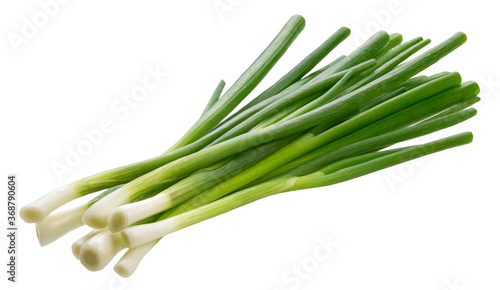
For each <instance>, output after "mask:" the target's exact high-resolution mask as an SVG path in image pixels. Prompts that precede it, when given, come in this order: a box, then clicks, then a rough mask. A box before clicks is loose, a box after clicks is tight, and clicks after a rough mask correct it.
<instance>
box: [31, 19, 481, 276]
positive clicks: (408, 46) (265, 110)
mask: <svg viewBox="0 0 500 290" xmlns="http://www.w3.org/2000/svg"><path fill="white" fill-rule="evenodd" d="M304 26H305V21H304V19H303V18H302V17H301V16H298V15H295V16H293V17H292V18H291V19H290V20H289V21H288V23H286V25H285V26H284V27H283V28H282V30H281V31H280V32H279V33H278V35H277V36H276V37H275V38H274V40H273V41H272V42H271V44H269V46H268V47H267V48H266V49H265V50H264V51H263V52H262V53H261V54H260V55H259V57H258V58H257V59H256V60H255V61H254V62H253V63H252V65H251V66H250V67H249V68H248V69H247V70H246V71H245V72H244V73H243V74H242V75H241V76H240V78H239V79H238V80H237V81H236V82H235V83H234V84H233V85H232V86H231V87H230V88H229V89H227V90H226V91H225V92H224V93H223V91H224V86H225V83H224V82H223V81H221V82H220V83H219V84H218V86H217V87H216V89H215V92H214V93H213V95H212V97H211V98H210V100H209V101H208V104H207V106H206V108H205V110H204V111H203V113H202V115H201V117H200V118H199V119H198V120H197V121H196V122H195V124H194V125H193V126H192V127H191V129H189V131H188V132H187V133H186V134H185V135H184V136H183V137H182V138H181V139H180V140H179V141H178V142H177V143H176V144H175V145H173V146H172V147H171V148H170V149H168V150H167V151H166V152H165V153H163V154H162V155H159V156H157V157H153V158H151V159H148V160H144V161H141V162H137V163H134V164H130V165H126V166H122V167H119V168H114V169H111V170H108V171H104V172H101V173H98V174H95V175H92V176H89V177H86V178H83V179H80V180H77V181H75V182H72V183H70V184H68V185H66V186H63V187H61V188H58V189H55V190H54V191H52V192H50V193H49V194H47V195H45V196H43V197H41V198H40V199H38V200H36V201H34V202H32V203H30V204H28V205H26V206H25V207H24V208H22V210H21V217H22V218H23V219H24V220H25V221H26V222H29V223H36V228H37V234H38V239H39V241H40V244H41V245H42V246H43V245H47V244H49V243H51V242H53V241H55V240H57V239H58V238H59V237H61V236H63V235H64V234H66V233H68V232H70V231H72V230H74V229H76V228H78V227H80V226H83V225H87V226H89V227H91V228H93V229H92V230H91V231H90V232H89V233H88V234H87V235H85V236H84V237H82V238H81V239H79V240H77V241H76V242H75V243H74V244H73V246H72V250H73V254H74V255H75V256H76V258H78V259H80V261H81V263H82V264H83V265H84V266H85V267H86V268H87V269H89V270H91V271H97V270H101V269H103V268H104V267H105V266H106V265H107V264H108V263H109V262H110V261H111V259H112V258H113V257H114V256H115V255H117V254H118V253H119V252H120V251H122V250H126V252H125V254H124V255H123V256H122V258H121V259H120V261H119V262H118V263H117V264H116V266H115V268H114V269H115V271H116V272H117V273H118V274H120V275H121V276H124V277H127V276H130V275H131V274H132V273H133V272H134V271H135V269H136V268H137V266H138V264H139V263H140V261H141V259H142V258H143V257H144V256H145V255H146V254H147V253H148V252H149V251H150V250H151V249H152V248H153V247H154V246H155V245H156V244H157V243H158V242H159V241H160V239H161V238H162V237H163V236H165V235H167V234H169V233H172V232H174V231H177V230H180V229H182V228H184V227H187V226H190V225H193V224H195V223H198V222H200V221H203V220H206V219H209V218H211V217H214V216H217V215H220V214H223V213H225V212H228V211H230V210H233V209H235V208H238V207H240V206H242V205H245V204H248V203H250V202H253V201H255V200H258V199H261V198H263V197H267V196H270V195H274V194H277V193H281V192H287V191H292V190H299V189H306V188H313V187H320V186H327V185H332V184H335V183H339V182H343V181H347V180H350V179H353V178H356V177H359V176H363V175H365V174H369V173H372V172H375V171H378V170H381V169H384V168H387V167H390V166H393V165H396V164H400V163H402V162H406V161H408V160H411V159H415V158H418V157H421V156H424V155H428V154H431V153H435V152H438V151H442V150H445V149H449V148H452V147H456V146H460V145H464V144H468V143H470V142H471V141H472V134H471V133H470V132H465V133H461V134H458V135H454V136H450V137H446V138H443V139H440V140H437V141H434V142H430V143H426V144H421V145H413V146H409V147H401V148H396V147H394V146H393V145H395V144H396V143H399V142H404V141H407V140H410V139H413V138H417V137H420V136H423V135H426V134H429V133H433V132H436V131H438V130H441V129H445V128H448V127H450V126H453V125H455V124H458V123H461V122H463V121H465V120H467V119H469V118H471V117H473V116H474V115H475V114H476V110H475V109H472V108H468V107H470V106H471V105H472V104H474V103H476V102H477V101H479V98H478V97H477V95H478V93H479V87H478V85H477V84H476V83H474V82H462V79H461V77H460V75H459V74H458V73H456V72H442V73H438V74H435V75H432V76H423V75H420V76H416V75H417V74H418V73H420V72H421V71H423V70H424V69H426V68H427V67H429V66H431V65H432V64H434V63H435V62H437V61H438V60H439V59H441V58H442V57H444V56H445V55H447V54H449V53H450V52H452V51H453V50H455V49H456V48H458V47H459V46H460V45H462V44H463V43H464V42H465V41H466V36H465V35H464V34H463V33H457V34H455V35H453V36H452V37H451V38H449V39H448V40H446V41H444V42H442V43H440V44H438V45H437V46H435V47H433V48H431V49H429V50H427V51H426V52H425V53H422V54H420V55H419V56H416V57H413V58H412V59H410V60H407V59H408V58H410V56H412V55H414V54H415V53H416V52H417V51H419V50H421V49H422V48H423V47H424V46H426V45H427V44H429V43H430V40H424V39H422V38H420V37H419V38H415V39H411V40H409V41H406V42H403V38H402V36H401V35H400V34H391V35H389V34H387V33H386V32H383V31H381V32H378V33H376V34H375V35H373V36H372V37H371V38H370V39H368V40H367V41H366V42H365V43H364V44H362V45H361V46H360V47H359V48H357V49H356V50H355V51H353V52H352V53H350V54H349V55H345V56H340V57H338V58H337V59H335V60H334V61H332V62H331V63H329V64H327V65H325V66H324V67H321V68H319V69H316V70H314V69H315V67H316V66H317V65H318V63H319V62H320V61H321V60H322V59H323V58H325V56H327V55H328V54H329V53H330V52H331V51H332V50H333V49H334V48H335V47H336V46H338V45H339V44H340V43H341V42H342V41H343V40H344V39H346V38H347V37H348V36H349V34H350V30H349V29H348V28H345V27H342V28H340V29H339V30H338V31H336V32H335V33H334V34H333V35H332V36H330V37H329V38H328V39H327V40H326V41H324V42H323V43H322V44H321V45H320V46H319V47H318V48H317V49H316V50H314V51H313V52H312V53H311V54H309V55H307V56H306V57H305V58H304V59H303V60H302V61H301V62H300V63H299V64H298V65H296V66H295V67H293V68H292V69H291V70H290V71H289V72H288V73H287V74H286V75H284V76H283V77H282V78H281V79H279V80H278V81H277V82H276V83H274V84H273V85H272V86H271V87H269V88H268V89H266V90H265V91H263V92H262V93H261V94H259V95H258V96H257V97H255V98H254V99H253V100H252V101H250V102H249V103H248V104H247V105H245V106H243V107H242V108H241V109H240V110H238V111H236V112H234V113H233V114H231V112H232V111H233V110H235V108H236V107H237V106H238V105H239V104H240V103H241V102H242V101H243V99H244V98H245V97H247V96H248V95H249V94H250V93H251V92H252V91H253V90H254V88H255V87H256V86H257V85H258V84H259V82H260V81H261V80H262V79H263V78H264V77H265V76H266V74H267V73H268V72H269V71H270V70H271V68H272V67H273V66H274V65H275V64H276V62H277V61H278V60H279V59H280V57H281V56H282V55H283V54H284V53H285V51H286V50H287V49H288V47H289V46H290V45H291V44H292V42H293V41H294V40H295V39H296V37H297V36H298V34H299V33H300V32H301V31H302V30H303V28H304ZM230 114H231V115H230ZM388 147H390V148H389V149H387V148H388ZM101 190H103V191H102V192H101V193H100V194H98V195H96V196H95V198H93V199H92V200H90V201H89V202H87V203H85V204H82V205H81V206H79V207H76V208H72V209H68V210H64V211H59V212H56V213H53V211H55V210H56V209H58V208H59V207H61V206H63V205H64V204H66V203H68V202H70V201H72V200H74V199H77V198H79V197H82V196H85V195H87V194H91V193H95V192H99V191H101Z"/></svg>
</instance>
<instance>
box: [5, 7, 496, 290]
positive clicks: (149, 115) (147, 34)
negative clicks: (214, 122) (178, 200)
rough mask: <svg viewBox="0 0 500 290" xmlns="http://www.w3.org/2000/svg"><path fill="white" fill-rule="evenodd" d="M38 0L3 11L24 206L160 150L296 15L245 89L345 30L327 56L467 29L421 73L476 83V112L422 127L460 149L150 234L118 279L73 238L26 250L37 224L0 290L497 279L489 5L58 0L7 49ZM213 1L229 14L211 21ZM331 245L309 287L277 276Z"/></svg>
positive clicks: (11, 125)
mask: <svg viewBox="0 0 500 290" xmlns="http://www.w3.org/2000/svg"><path fill="white" fill-rule="evenodd" d="M40 2H41V3H46V2H47V0H41V1H40ZM40 2H38V1H2V2H1V4H0V29H1V31H0V35H1V36H2V37H1V38H0V39H1V40H0V80H1V81H0V84H1V85H0V95H1V98H2V113H1V114H0V118H1V124H2V142H1V146H2V147H1V149H2V150H1V154H2V159H1V162H0V164H1V166H2V169H1V173H2V175H3V176H6V175H7V174H8V173H16V174H17V175H18V181H19V200H20V203H21V205H23V204H26V203H27V202H29V201H32V200H34V199H35V198H38V197H39V196H41V195H42V194H45V193H47V192H48V191H50V190H51V189H54V188H55V187H58V186H61V185H63V184H65V183H68V182H70V181H72V180H75V179H78V178H81V177H84V176H87V175H90V174H92V173H95V172H98V171H101V170H104V169H108V168H112V167H115V166H119V165H123V164H127V163H130V162H134V161H138V160H142V159H144V158H148V157H151V156H154V155H157V154H159V153H161V152H162V151H164V150H165V149H167V148H168V147H169V146H170V145H172V144H173V143H174V142H175V141H176V140H177V139H178V138H180V137H181V136H182V134H183V133H184V132H185V131H186V130H187V129H188V128H189V127H190V126H191V124H192V123H193V122H194V121H195V120H196V119H197V117H198V116H199V114H200V113H201V111H202V110H203V107H204V104H205V102H206V101H207V99H208V97H209V95H210V94H211V92H212V90H213V89H214V88H215V86H216V84H217V82H218V81H219V80H220V79H221V78H224V80H225V81H226V82H227V83H228V84H232V83H233V82H234V80H235V79H236V78H237V77H238V76H239V74H240V73H241V72H243V71H244V69H246V67H247V66H248V65H249V64H250V63H251V62H252V61H253V59H254V58H255V57H257V55H258V54H259V53H260V52H261V50H262V49H263V48H264V47H265V46H266V45H267V44H268V43H269V42H270V41H271V39H272V38H273V37H274V36H275V34H276V33H277V32H278V30H279V29H280V28H281V27H282V25H283V24H284V23H285V22H286V21H287V20H288V18H289V17H290V16H291V15H293V14H296V13H298V14H301V15H303V16H304V17H305V18H306V20H307V25H306V28H305V30H304V31H303V33H302V34H301V35H300V36H299V38H298V39H297V40H296V42H295V43H294V44H293V46H292V47H291V48H290V49H289V51H288V52H287V54H286V55H285V56H284V57H283V58H282V60H281V61H280V62H279V63H278V64H277V66H276V67H275V69H273V70H272V71H271V73H270V74H269V75H268V77H267V78H266V79H265V80H264V81H263V82H262V84H261V85H259V86H258V88H257V89H256V92H255V93H253V94H252V96H255V95H256V93H258V92H260V91H262V90H263V89H264V88H266V86H268V85H270V84H271V83H272V82H274V81H275V80H276V79H277V78H278V77H279V76H281V75H282V74H283V73H285V72H286V71H287V70H288V69H290V68H291V67H292V66H293V65H295V64H296V63H297V62H298V61H299V60H301V58H302V57H304V56H305V55H306V54H307V53H309V52H310V51H311V50H312V49H314V48H315V47H316V46H317V45H318V44H319V43H321V42H322V41H323V40H324V39H326V38H327V37H328V36H329V34H331V33H333V32H334V31H335V30H337V29H338V28H339V27H340V26H347V27H350V28H351V29H352V31H353V32H352V35H351V37H350V38H349V39H348V40H346V42H345V43H346V45H343V46H341V47H339V49H337V50H335V51H334V52H333V53H332V55H330V56H328V57H327V60H330V61H331V60H332V59H334V57H336V56H339V55H340V54H342V53H345V52H346V49H347V47H348V45H352V44H354V43H356V40H353V38H355V39H364V38H366V36H364V35H365V34H366V33H371V31H373V29H374V28H373V27H375V28H382V29H384V30H387V31H388V32H390V33H393V32H399V33H402V34H403V36H404V38H405V39H406V40H408V39H410V38H413V37H416V36H423V37H428V38H431V39H432V40H433V44H436V43H439V42H440V41H442V40H444V39H446V38H447V37H449V36H451V35H452V34H453V33H455V32H456V31H464V32H465V33H467V35H468V42H467V43H466V45H464V46H463V47H461V48H460V49H458V50H457V51H455V52H454V53H453V54H452V55H450V56H448V57H447V58H446V59H443V60H442V61H441V62H440V63H438V64H437V65H435V66H433V67H432V68H431V69H429V70H428V71H426V72H425V74H431V73H435V72H439V71H443V70H447V71H459V72H460V73H461V74H462V76H463V79H464V80H476V81H478V82H479V83H480V85H481V88H482V93H481V97H482V98H483V100H482V102H481V103H480V104H478V105H476V108H478V111H479V114H478V116H477V117H475V118H474V119H472V120H470V121H468V122H466V123H465V124H462V125H460V126H457V127H455V128H452V129H449V130H446V131H445V132H444V133H442V134H439V135H437V136H438V137H441V136H446V135H450V134H453V133H457V132H461V131H464V130H470V131H473V132H474V134H475V140H474V142H473V143H472V144H471V145H468V146H465V147H460V148H457V149H453V150H450V151H447V152H443V153H440V154H438V155H433V156H428V157H426V158H424V159H423V160H420V161H419V162H413V163H411V164H409V165H408V164H407V165H404V166H398V167H395V168H390V169H387V170H384V171H381V172H378V173H375V174H372V175H370V176H366V177H363V178H359V179H357V180H355V181H351V182H347V183H343V184H339V185H335V186H332V187H327V188H320V189H315V190H307V191H302V192H294V193H287V194H284V195H280V196H275V197H272V198H267V199H265V200H262V201H259V202H256V203H254V204H251V205H248V206H245V207H244V208H241V209H238V210H235V211H233V212H230V213H228V214H225V215H223V216H220V217H217V218H214V219H212V220H209V221H206V222H203V223H200V224H198V225H195V226H193V227H191V228H187V229H185V230H182V231H180V232H177V233H175V234H172V235H170V236H168V237H167V238H165V239H163V240H162V242H161V243H160V244H158V245H157V247H156V248H155V249H154V250H153V251H152V252H150V254H149V255H148V256H147V257H146V258H145V259H144V260H143V262H142V264H141V265H140V267H139V269H138V270H137V272H136V273H135V274H134V275H133V276H132V277H131V278H129V279H126V280H124V279H119V278H117V276H116V275H115V274H114V272H113V270H112V265H110V266H108V267H107V268H105V269H104V270H103V271H101V272H97V273H92V272H89V271H87V270H86V269H85V268H83V266H81V265H80V263H79V262H78V261H77V260H76V259H74V257H73V256H72V254H71V250H70V245H71V243H72V242H73V241H74V240H76V239H77V238H78V237H80V236H81V235H83V234H84V233H86V231H87V229H79V230H77V231H75V232H72V233H70V234H69V235H67V236H65V237H64V238H62V239H60V240H59V241H57V242H55V243H53V244H51V245H49V246H46V247H44V248H41V247H39V245H38V243H37V240H36V236H35V230H34V226H33V225H31V224H26V223H22V224H21V225H20V228H21V232H20V241H19V242H20V245H19V251H20V252H19V259H20V261H19V263H20V265H19V267H20V268H19V273H18V274H19V276H18V279H19V283H17V284H15V285H14V284H12V283H7V282H5V280H6V276H5V274H2V283H3V285H7V286H8V287H7V289H34V288H35V287H36V288H38V287H41V286H42V287H43V288H44V289H68V288H72V289H148V287H154V288H153V289H155V288H159V287H162V288H165V289H205V288H208V289H408V290H410V289H449V290H463V289H498V288H499V287H500V279H498V277H499V276H498V273H499V272H500V263H499V261H500V246H499V245H500V232H499V228H500V227H499V225H500V211H499V210H498V208H499V203H500V197H499V191H498V168H497V166H498V163H499V161H500V158H499V153H498V144H499V141H500V140H499V137H498V125H499V121H500V120H499V119H500V114H498V112H496V110H498V104H499V102H498V93H499V90H500V83H499V82H500V74H499V72H498V70H497V68H498V64H499V63H500V59H499V54H498V51H499V48H500V47H499V40H498V35H497V28H498V27H499V20H498V19H499V17H498V10H497V9H495V7H493V4H492V3H494V1H472V2H470V1H462V2H460V1H435V0H434V1H403V0H399V1H398V0H394V1H391V0H377V1H368V0H367V1H341V2H338V1H311V0H310V1H285V0H281V1H263V0H260V1H255V0H254V1H246V0H239V1H236V0H232V1H229V0H220V1H214V0H205V1H68V3H67V4H60V5H58V10H57V11H56V12H55V13H53V15H52V16H50V17H49V18H48V21H47V23H45V24H44V25H42V26H43V27H39V28H38V29H37V31H36V32H33V34H32V35H29V37H26V38H25V43H22V44H21V45H20V46H19V47H17V46H16V45H13V44H12V43H11V41H10V40H9V39H11V38H12V35H14V34H16V35H18V36H22V29H23V26H24V25H25V24H24V22H23V18H26V19H28V20H29V21H30V22H33V17H34V15H39V13H40V11H43V10H42V8H41V6H40V4H39V3H40ZM214 4H218V5H224V4H225V5H230V7H231V9H230V10H228V11H225V12H220V11H219V13H218V11H217V10H216V9H215V8H214ZM37 13H38V14H37ZM42 20H43V19H42ZM16 48H18V50H17V49H16ZM156 66H159V68H160V69H161V70H162V71H168V72H169V75H168V77H165V78H163V79H162V83H161V84H159V86H158V88H156V89H154V90H151V91H150V92H149V93H148V95H147V97H145V99H144V100H143V101H142V102H139V103H138V104H137V106H136V108H133V109H131V110H130V114H129V115H128V116H126V117H124V116H123V115H121V114H120V113H117V112H115V111H113V110H112V109H111V106H112V105H113V104H114V103H115V102H120V96H121V95H122V94H130V92H131V90H133V89H134V87H135V86H137V85H140V84H141V82H142V79H143V78H144V76H146V75H147V74H148V72H147V67H153V68H154V67H156ZM120 104H121V105H123V103H120ZM103 119H110V120H111V121H112V122H113V124H114V125H113V126H114V127H113V130H112V132H110V133H106V134H104V138H103V141H102V143H101V144H99V145H96V146H94V147H93V148H92V150H91V152H90V153H89V154H88V156H85V157H83V158H82V160H81V162H80V163H79V164H78V165H76V166H74V167H73V168H72V171H71V172H69V173H66V174H64V175H63V176H62V177H61V178H58V176H57V175H56V173H55V171H54V170H53V167H52V166H53V164H54V162H60V163H64V159H65V157H66V155H67V150H68V148H75V147H76V146H77V145H78V144H79V142H82V140H85V136H84V134H83V132H84V131H85V130H94V129H96V128H97V127H98V126H99V122H100V121H101V120H103ZM435 138H436V136H433V137H426V138H422V139H421V140H420V141H429V140H433V139H435ZM2 196H4V197H5V195H2ZM1 204H3V205H5V202H1ZM4 211H5V209H4V206H2V216H3V217H5V216H4ZM3 220H5V219H4V218H2V222H1V224H2V228H1V230H0V232H1V233H2V239H1V242H2V246H1V251H0V252H1V253H2V254H1V256H0V257H1V259H2V262H1V263H0V264H2V265H3V264H4V261H6V247H7V246H6V243H5V242H6V240H5V238H4V235H5V232H4V231H5V226H4V224H5V223H4V222H3ZM329 238H330V239H332V240H334V241H335V242H337V243H339V245H340V246H339V247H338V248H337V249H335V251H334V252H333V254H331V255H329V256H328V258H327V259H326V261H322V262H319V264H318V265H317V267H316V268H314V269H309V270H310V271H311V273H310V274H308V276H307V277H306V278H302V279H299V280H294V281H295V282H293V283H291V282H289V281H288V280H284V279H283V276H284V275H285V276H287V275H289V274H287V273H288V272H287V271H289V270H291V269H292V267H293V266H294V265H299V266H300V265H302V263H306V264H307V263H312V261H311V259H312V257H314V256H313V253H314V250H315V248H316V247H318V245H319V242H318V240H321V239H322V240H327V239H329ZM115 262H116V259H115V260H113V262H112V264H114V263H115ZM2 269H4V268H3V267H2ZM2 273H5V272H4V271H3V270H2ZM287 277H288V278H290V277H291V276H287ZM299 284H300V285H299ZM297 286H298V287H297ZM2 289H5V288H4V286H2Z"/></svg>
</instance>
